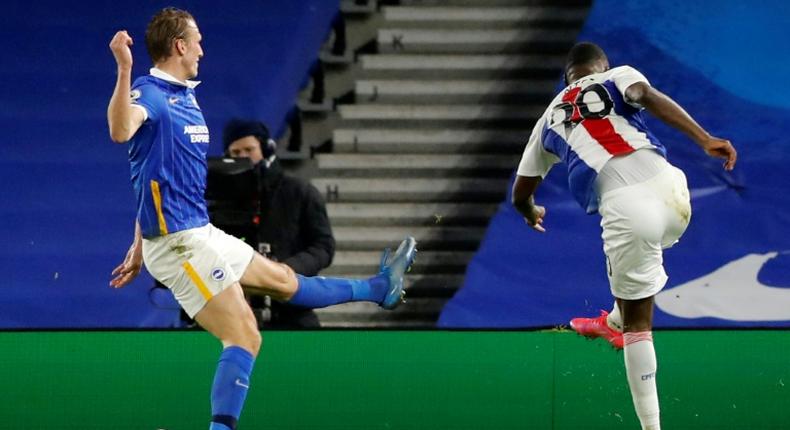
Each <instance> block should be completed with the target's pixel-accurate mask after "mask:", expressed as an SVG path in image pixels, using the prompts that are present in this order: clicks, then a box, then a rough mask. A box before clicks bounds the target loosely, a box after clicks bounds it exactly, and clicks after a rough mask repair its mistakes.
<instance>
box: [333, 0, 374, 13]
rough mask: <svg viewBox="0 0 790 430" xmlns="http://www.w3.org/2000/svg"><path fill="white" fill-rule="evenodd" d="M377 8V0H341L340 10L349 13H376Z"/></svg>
mask: <svg viewBox="0 0 790 430" xmlns="http://www.w3.org/2000/svg"><path fill="white" fill-rule="evenodd" d="M377 9H378V1H376V0H367V2H364V3H361V4H359V3H357V2H355V1H354V0H341V1H340V12H342V13H344V14H351V15H370V14H372V13H376V11H377Z"/></svg>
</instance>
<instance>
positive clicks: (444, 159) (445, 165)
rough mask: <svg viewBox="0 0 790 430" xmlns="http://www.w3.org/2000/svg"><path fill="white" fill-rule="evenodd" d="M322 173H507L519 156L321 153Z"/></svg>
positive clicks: (431, 175) (423, 175)
mask: <svg viewBox="0 0 790 430" xmlns="http://www.w3.org/2000/svg"><path fill="white" fill-rule="evenodd" d="M316 158H317V160H318V167H319V169H321V174H322V175H327V176H336V177H363V176H364V177H371V176H372V177H407V176H419V177H449V176H460V175H464V176H468V175H474V176H477V177H507V176H509V174H510V172H512V171H513V170H515V168H516V166H517V164H518V161H519V160H518V157H515V156H512V155H489V154H438V155H433V154H386V155H383V154H318V155H317V156H316Z"/></svg>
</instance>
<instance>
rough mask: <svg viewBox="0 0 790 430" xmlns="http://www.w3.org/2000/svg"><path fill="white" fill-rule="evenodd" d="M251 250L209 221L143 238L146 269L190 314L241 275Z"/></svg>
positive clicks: (251, 255)
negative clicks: (196, 225) (161, 234)
mask: <svg viewBox="0 0 790 430" xmlns="http://www.w3.org/2000/svg"><path fill="white" fill-rule="evenodd" d="M254 253H255V251H254V250H253V249H252V247H250V246H249V245H247V244H246V243H244V242H242V241H241V240H239V239H237V238H235V237H233V236H231V235H228V234H225V232H223V231H222V230H220V229H218V228H216V227H214V226H213V225H211V224H207V225H205V226H203V227H198V228H193V229H189V230H183V231H179V232H176V233H172V234H168V235H167V236H159V237H156V238H153V239H143V262H144V263H145V266H146V267H147V268H148V272H149V273H150V274H151V276H153V277H154V278H156V280H158V281H159V282H161V283H162V284H164V285H165V286H167V288H169V289H170V291H172V292H173V295H174V296H175V297H176V300H178V303H180V304H181V307H182V308H184V311H186V313H187V314H189V316H190V318H194V317H195V315H196V314H197V313H198V312H199V311H200V310H201V309H203V306H205V305H206V303H208V301H209V300H211V298H212V297H214V296H215V295H217V294H219V293H220V292H222V291H223V290H225V289H226V288H228V287H229V286H231V285H233V284H234V283H236V282H238V281H239V279H241V276H242V275H243V274H244V271H245V270H247V266H248V265H249V264H250V262H251V261H252V257H253V255H254Z"/></svg>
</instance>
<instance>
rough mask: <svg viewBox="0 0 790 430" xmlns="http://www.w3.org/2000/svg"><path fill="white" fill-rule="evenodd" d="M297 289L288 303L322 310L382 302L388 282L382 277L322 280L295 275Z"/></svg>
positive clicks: (318, 277) (320, 277) (316, 277)
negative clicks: (339, 306) (345, 304)
mask: <svg viewBox="0 0 790 430" xmlns="http://www.w3.org/2000/svg"><path fill="white" fill-rule="evenodd" d="M296 278H297V279H298V280H299V288H298V289H297V290H296V293H295V294H294V296H293V297H291V300H290V301H288V303H290V304H292V305H297V306H303V307H306V308H323V307H325V306H331V305H336V304H339V303H346V302H359V301H366V302H376V303H381V302H382V301H384V296H385V295H386V294H387V289H388V288H389V281H388V280H387V278H386V277H384V276H381V275H379V276H374V277H372V278H370V279H343V278H324V277H323V276H315V277H310V278H308V277H306V276H302V275H296Z"/></svg>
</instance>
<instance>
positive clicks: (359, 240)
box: [332, 226, 485, 264]
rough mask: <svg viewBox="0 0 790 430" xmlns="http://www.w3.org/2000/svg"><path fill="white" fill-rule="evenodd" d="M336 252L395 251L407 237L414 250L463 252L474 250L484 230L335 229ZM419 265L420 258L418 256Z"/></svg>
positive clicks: (474, 228)
mask: <svg viewBox="0 0 790 430" xmlns="http://www.w3.org/2000/svg"><path fill="white" fill-rule="evenodd" d="M332 232H333V233H334V235H335V243H336V246H337V249H338V250H339V251H340V250H344V251H352V250H357V251H362V250H383V249H384V248H388V247H389V248H395V247H397V245H398V243H400V241H402V240H403V238H405V237H406V236H413V237H414V238H415V239H417V249H420V250H423V251H428V250H462V251H472V250H475V249H477V246H478V244H479V243H480V240H482V239H483V235H484V234H485V228H481V227H442V226H438V227H411V226H406V227H403V226H394V227H393V226H387V227H335V228H333V229H332ZM417 259H418V262H416V263H415V264H419V254H417Z"/></svg>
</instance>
